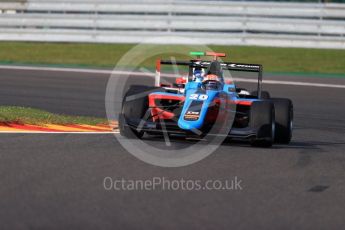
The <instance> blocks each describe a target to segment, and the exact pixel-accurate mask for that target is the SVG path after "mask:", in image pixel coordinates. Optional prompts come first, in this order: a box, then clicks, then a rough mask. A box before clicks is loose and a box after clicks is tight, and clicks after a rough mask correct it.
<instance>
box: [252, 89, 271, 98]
mask: <svg viewBox="0 0 345 230" xmlns="http://www.w3.org/2000/svg"><path fill="white" fill-rule="evenodd" d="M251 94H252V95H253V96H256V97H257V96H258V91H253V92H252V93H251ZM270 98H271V95H270V93H269V92H267V91H261V99H270Z"/></svg>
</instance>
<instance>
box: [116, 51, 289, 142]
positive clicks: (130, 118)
mask: <svg viewBox="0 0 345 230" xmlns="http://www.w3.org/2000/svg"><path fill="white" fill-rule="evenodd" d="M190 54H191V55H193V56H197V58H195V59H193V60H189V61H171V60H157V63H156V76H155V86H144V85H132V86H130V87H129V89H128V90H127V92H126V94H125V95H124V98H123V102H122V110H121V113H120V115H119V129H120V134H121V135H122V136H125V137H128V138H142V137H143V135H144V134H145V133H146V134H147V135H163V136H164V135H179V136H185V137H190V136H193V137H195V136H197V137H200V138H203V137H205V136H207V135H224V133H222V134H219V133H217V130H219V129H214V128H213V127H214V126H215V125H216V124H217V121H218V120H221V124H222V125H223V126H224V125H226V126H228V129H227V131H226V133H225V136H226V140H228V139H241V140H248V141H249V142H250V143H251V144H252V145H253V146H262V147H270V146H272V144H274V143H279V144H288V143H289V142H290V140H291V138H292V126H293V104H292V101H291V100H290V99H286V98H271V97H270V94H269V93H268V92H267V91H262V90H261V88H262V71H263V68H262V66H261V65H257V64H242V63H232V62H222V61H220V60H219V58H220V57H225V54H224V53H214V52H191V53H190ZM202 56H213V60H211V61H207V60H206V61H204V60H201V58H200V57H202ZM162 65H177V66H185V67H186V68H188V72H189V73H188V76H185V77H179V78H177V79H176V82H175V83H174V84H172V85H166V84H161V83H160V81H161V66H162ZM226 71H239V72H242V73H246V72H247V73H256V74H257V76H258V77H257V78H258V79H257V89H256V90H255V91H253V92H249V91H248V90H246V89H244V88H239V87H237V86H236V85H235V83H234V81H233V80H226V79H225V77H224V75H225V72H226Z"/></svg>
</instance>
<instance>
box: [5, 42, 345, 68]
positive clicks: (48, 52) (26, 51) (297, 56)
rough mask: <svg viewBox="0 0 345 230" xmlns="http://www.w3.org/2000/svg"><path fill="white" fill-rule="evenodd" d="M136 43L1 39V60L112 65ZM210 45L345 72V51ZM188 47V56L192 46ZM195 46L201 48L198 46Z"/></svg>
mask: <svg viewBox="0 0 345 230" xmlns="http://www.w3.org/2000/svg"><path fill="white" fill-rule="evenodd" d="M134 46H135V45H133V44H82V43H33V42H0V50H1V52H0V63H3V64H35V65H37V64H39V65H64V66H84V67H109V68H112V67H114V66H115V65H116V63H117V62H118V61H119V60H120V58H121V57H122V56H123V55H124V54H125V53H127V52H128V51H129V50H131V49H132V48H133V47H134ZM145 46H146V48H147V50H148V52H149V51H150V50H153V49H156V50H157V49H161V50H168V51H169V50H170V51H172V50H178V49H181V46H178V45H176V46H174V45H171V46H169V47H167V46H165V45H145ZM209 47H210V48H211V49H212V50H214V51H218V52H225V53H227V54H228V57H227V58H226V59H224V60H225V61H229V60H231V61H234V62H243V63H259V64H263V65H264V70H265V71H266V72H290V73H322V74H324V73H330V74H345V65H344V60H345V50H332V49H302V48H273V47H254V46H252V47H244V46H209ZM185 48H186V54H187V55H188V52H189V51H190V49H191V48H190V47H185ZM182 49H183V48H182ZM193 49H198V46H195V47H193ZM172 53H173V52H172ZM175 56H176V59H179V58H183V59H185V58H186V56H181V55H175ZM165 57H169V55H165ZM156 58H157V57H152V58H150V59H147V60H146V61H144V62H142V63H140V66H142V67H146V68H153V67H154V63H155V59H156Z"/></svg>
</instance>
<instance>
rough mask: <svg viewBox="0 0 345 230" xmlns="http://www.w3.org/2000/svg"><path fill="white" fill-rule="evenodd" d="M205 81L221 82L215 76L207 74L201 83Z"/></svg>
mask: <svg viewBox="0 0 345 230" xmlns="http://www.w3.org/2000/svg"><path fill="white" fill-rule="evenodd" d="M206 81H217V82H219V81H221V78H220V77H218V76H217V75H215V74H207V75H206V76H205V77H204V79H203V80H202V82H206Z"/></svg>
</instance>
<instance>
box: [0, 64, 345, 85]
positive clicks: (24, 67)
mask: <svg viewBox="0 0 345 230" xmlns="http://www.w3.org/2000/svg"><path fill="white" fill-rule="evenodd" d="M0 69H13V70H38V71H53V72H71V73H73V72H74V73H96V74H107V75H110V74H115V75H120V74H123V75H131V76H143V75H145V76H148V77H154V76H155V75H154V73H152V74H150V73H147V72H131V71H119V70H101V69H82V68H58V67H35V66H11V65H0ZM162 76H164V77H173V78H175V77H177V76H176V75H174V74H162ZM234 80H235V81H237V82H249V83H256V82H257V80H255V79H243V78H234ZM263 83H264V84H274V85H293V86H309V87H327V88H340V89H345V85H336V84H323V83H312V82H296V81H276V80H263Z"/></svg>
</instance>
